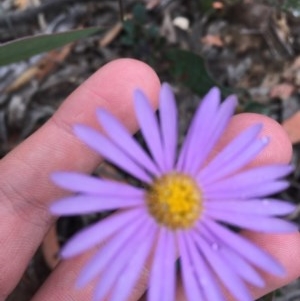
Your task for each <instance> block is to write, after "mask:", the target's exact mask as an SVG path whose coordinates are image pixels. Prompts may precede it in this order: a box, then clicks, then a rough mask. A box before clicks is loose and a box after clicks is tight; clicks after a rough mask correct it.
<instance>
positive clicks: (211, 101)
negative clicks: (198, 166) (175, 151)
mask: <svg viewBox="0 0 300 301" xmlns="http://www.w3.org/2000/svg"><path fill="white" fill-rule="evenodd" d="M219 104H220V90H219V89H218V88H216V87H215V88H212V89H210V91H209V92H208V93H207V94H206V95H205V96H204V98H203V99H202V101H201V104H200V105H199V106H198V109H197V111H196V113H195V116H194V118H193V120H192V122H191V125H190V128H189V131H188V133H187V136H186V139H185V141H184V143H183V146H182V149H181V152H180V154H179V158H178V163H177V169H179V170H186V169H187V168H188V167H189V166H190V165H191V164H192V160H193V159H194V152H195V149H197V151H198V153H199V141H206V140H208V137H210V136H211V134H212V127H211V124H212V122H214V120H215V119H214V118H215V115H216V113H217V110H218V107H219Z"/></svg>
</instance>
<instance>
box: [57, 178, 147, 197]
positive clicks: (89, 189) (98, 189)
mask: <svg viewBox="0 0 300 301" xmlns="http://www.w3.org/2000/svg"><path fill="white" fill-rule="evenodd" d="M51 179H52V181H53V182H54V183H55V184H56V185H58V186H60V187H61V188H64V189H67V190H70V191H73V192H81V193H90V194H101V196H103V197H105V196H123V197H141V196H143V195H144V190H143V189H140V188H137V187H134V186H131V185H128V184H126V183H121V182H117V181H110V180H103V179H100V178H96V177H93V176H90V175H86V174H82V173H78V172H55V173H53V174H52V175H51Z"/></svg>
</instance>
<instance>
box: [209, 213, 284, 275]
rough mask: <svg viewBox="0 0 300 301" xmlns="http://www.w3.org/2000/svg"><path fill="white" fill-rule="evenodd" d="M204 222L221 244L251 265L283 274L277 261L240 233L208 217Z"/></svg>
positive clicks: (272, 272) (275, 273)
mask: <svg viewBox="0 0 300 301" xmlns="http://www.w3.org/2000/svg"><path fill="white" fill-rule="evenodd" d="M204 224H205V226H206V227H207V228H208V229H209V230H210V231H211V232H212V233H213V234H214V235H215V236H216V237H218V239H219V240H220V241H222V242H223V244H225V245H226V246H227V247H228V248H231V249H232V250H234V251H235V252H237V253H238V254H240V256H242V257H243V258H245V259H246V260H247V261H249V262H251V263H252V264H253V265H255V266H257V267H259V268H261V269H263V270H264V271H266V272H269V273H271V274H274V275H277V276H284V275H285V271H284V269H283V268H282V266H281V265H280V264H279V263H278V262H277V261H275V260H274V259H273V258H272V257H271V256H270V255H269V254H267V253H266V252H265V251H263V250H261V249H260V248H258V247H257V246H255V245H254V244H253V243H251V242H250V241H248V240H247V239H245V238H244V237H242V236H241V235H238V234H235V233H233V232H232V231H230V230H228V229H226V228H225V227H224V226H221V225H219V224H218V223H216V222H214V221H212V220H210V219H205V222H204Z"/></svg>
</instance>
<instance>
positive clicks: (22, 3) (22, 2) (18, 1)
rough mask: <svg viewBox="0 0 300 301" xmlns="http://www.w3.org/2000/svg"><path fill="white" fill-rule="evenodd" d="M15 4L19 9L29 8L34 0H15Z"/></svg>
mask: <svg viewBox="0 0 300 301" xmlns="http://www.w3.org/2000/svg"><path fill="white" fill-rule="evenodd" d="M14 5H15V6H16V7H17V8H18V9H20V10H24V9H26V8H28V7H29V6H31V5H32V2H31V0H15V1H14Z"/></svg>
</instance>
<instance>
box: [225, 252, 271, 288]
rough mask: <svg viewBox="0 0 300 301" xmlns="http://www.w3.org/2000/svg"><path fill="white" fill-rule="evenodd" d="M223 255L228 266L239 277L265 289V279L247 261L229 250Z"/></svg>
mask: <svg viewBox="0 0 300 301" xmlns="http://www.w3.org/2000/svg"><path fill="white" fill-rule="evenodd" d="M222 253H223V255H224V257H225V259H226V260H227V262H228V264H229V265H230V266H231V268H232V269H233V270H234V271H235V272H236V273H237V275H239V276H240V277H241V278H243V279H244V280H245V281H247V282H249V283H251V284H253V285H255V286H258V287H264V285H265V282H264V280H263V278H262V277H261V276H260V275H259V274H258V273H257V272H256V270H255V269H254V268H253V267H252V266H251V265H249V264H248V263H247V262H246V260H244V259H243V258H242V257H240V256H239V255H238V254H237V253H235V252H233V251H232V250H229V249H227V248H226V249H224V250H223V251H222Z"/></svg>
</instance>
